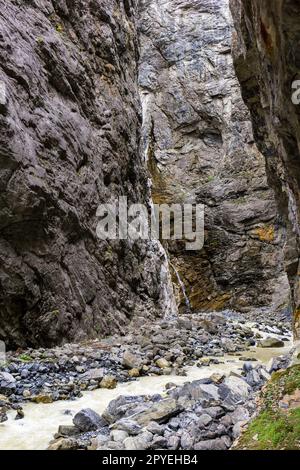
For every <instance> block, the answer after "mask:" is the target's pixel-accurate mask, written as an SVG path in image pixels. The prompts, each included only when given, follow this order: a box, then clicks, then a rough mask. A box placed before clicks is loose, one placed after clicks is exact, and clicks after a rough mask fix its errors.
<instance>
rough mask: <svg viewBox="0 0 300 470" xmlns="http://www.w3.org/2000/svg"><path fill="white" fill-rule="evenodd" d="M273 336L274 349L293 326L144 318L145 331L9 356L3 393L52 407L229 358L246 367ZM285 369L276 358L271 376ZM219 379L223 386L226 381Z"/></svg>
mask: <svg viewBox="0 0 300 470" xmlns="http://www.w3.org/2000/svg"><path fill="white" fill-rule="evenodd" d="M137 331H138V333H137ZM271 332H273V335H274V337H273V339H272V342H274V344H275V343H276V344H278V342H281V341H283V340H284V341H289V340H290V332H289V324H288V323H284V322H283V323H277V322H276V326H275V324H274V323H272V322H271V321H266V322H265V323H259V324H258V323H255V322H252V323H247V322H246V321H245V320H244V319H243V316H242V315H240V316H239V315H238V314H234V312H225V313H222V314H221V313H219V312H218V313H211V314H206V315H201V314H198V315H196V314H194V315H183V316H181V317H179V318H177V319H173V320H160V321H157V322H156V323H149V324H145V322H144V320H143V319H141V324H140V325H139V329H138V330H137V325H136V326H135V328H134V329H133V331H132V333H129V334H128V335H127V336H124V337H119V336H113V337H110V338H108V339H106V340H95V341H90V342H88V343H84V344H69V345H65V346H63V347H57V348H54V349H39V350H34V349H29V350H24V351H19V352H17V353H9V354H8V355H7V363H6V364H4V365H2V366H1V367H0V394H3V395H5V396H6V397H8V398H9V401H10V403H12V404H17V403H22V402H34V403H52V402H53V401H56V400H68V399H75V398H78V397H80V396H81V395H82V393H83V392H84V391H93V390H96V389H99V388H107V389H113V388H115V387H116V386H117V384H118V383H122V382H127V381H131V380H137V379H138V378H139V377H141V376H147V375H157V376H160V375H164V376H169V375H170V376H171V375H185V373H186V368H187V367H189V366H194V365H197V366H198V367H199V368H204V369H205V368H206V367H208V366H209V365H210V364H219V363H220V364H222V362H223V356H224V355H232V357H235V356H238V357H239V358H240V359H241V361H243V362H244V361H245V360H247V350H249V348H251V347H252V346H254V345H256V344H257V345H259V342H260V341H263V338H264V336H266V337H267V336H269V335H271V334H272V333H271ZM253 361H255V358H253V359H250V362H253ZM276 361H277V363H278V364H276ZM279 364H280V361H279V362H278V360H275V359H274V361H273V365H270V368H269V369H270V370H269V372H270V371H271V370H276V368H277V367H279ZM249 367H250V368H251V363H250V364H249ZM133 372H134V373H133ZM251 373H252V372H251ZM213 380H214V381H215V382H216V383H218V382H220V381H221V380H222V377H219V376H215V377H214V378H213ZM249 381H251V384H252V385H251V386H253V387H256V385H257V384H259V383H260V380H258V379H257V377H256V375H255V377H252V378H251V380H250V378H249ZM170 382H172V380H171V378H170ZM170 386H172V385H170Z"/></svg>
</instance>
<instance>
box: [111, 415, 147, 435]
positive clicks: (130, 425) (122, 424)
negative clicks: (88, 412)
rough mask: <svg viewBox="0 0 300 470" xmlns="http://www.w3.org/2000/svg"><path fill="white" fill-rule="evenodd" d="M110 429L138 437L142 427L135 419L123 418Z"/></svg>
mask: <svg viewBox="0 0 300 470" xmlns="http://www.w3.org/2000/svg"><path fill="white" fill-rule="evenodd" d="M110 429H112V430H117V431H124V432H126V433H127V434H129V435H131V436H136V435H137V434H139V433H140V432H141V430H142V427H141V426H140V425H139V424H138V423H137V422H136V421H134V420H133V419H129V418H123V419H120V420H119V421H117V422H116V423H114V424H112V425H111V426H110Z"/></svg>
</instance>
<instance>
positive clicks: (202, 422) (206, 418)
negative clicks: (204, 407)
mask: <svg viewBox="0 0 300 470" xmlns="http://www.w3.org/2000/svg"><path fill="white" fill-rule="evenodd" d="M211 422H212V417H211V416H210V415H208V414H206V413H204V414H203V415H201V416H200V418H199V419H198V420H197V425H198V426H199V428H204V427H206V426H208V425H209V424H210V423H211Z"/></svg>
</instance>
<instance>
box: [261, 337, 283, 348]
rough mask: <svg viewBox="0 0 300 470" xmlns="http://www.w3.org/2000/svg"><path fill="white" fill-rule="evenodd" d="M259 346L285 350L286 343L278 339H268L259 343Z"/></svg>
mask: <svg viewBox="0 0 300 470" xmlns="http://www.w3.org/2000/svg"><path fill="white" fill-rule="evenodd" d="M257 346H258V347H260V348H283V347H284V342H283V341H281V339H277V338H266V339H261V340H260V341H258V343H257Z"/></svg>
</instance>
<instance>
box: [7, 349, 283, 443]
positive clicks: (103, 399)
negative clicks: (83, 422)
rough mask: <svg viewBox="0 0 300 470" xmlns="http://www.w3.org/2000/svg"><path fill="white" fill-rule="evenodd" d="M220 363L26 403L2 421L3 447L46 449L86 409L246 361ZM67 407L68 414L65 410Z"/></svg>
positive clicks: (275, 352) (266, 355)
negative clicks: (71, 398)
mask: <svg viewBox="0 0 300 470" xmlns="http://www.w3.org/2000/svg"><path fill="white" fill-rule="evenodd" d="M291 348H292V342H290V343H286V346H285V347H284V348H276V349H274V348H273V349H272V348H270V349H263V348H256V347H253V348H251V350H250V351H247V352H246V353H245V354H246V355H247V357H248V358H251V357H253V358H256V359H257V360H258V361H259V362H260V363H263V364H266V363H268V361H269V360H270V359H271V358H273V357H277V356H280V355H284V354H287V353H288V352H289V351H290V350H291ZM218 359H219V360H220V361H222V363H221V364H218V365H215V364H212V365H210V366H209V367H202V368H199V367H197V366H193V367H189V368H187V369H186V373H187V375H186V376H185V377H183V376H153V377H141V378H139V379H137V380H136V381H134V382H130V383H123V384H119V385H118V386H117V388H116V389H114V390H104V389H99V390H95V391H93V392H84V393H83V396H82V397H81V398H79V399H78V400H75V401H57V402H54V403H51V404H34V403H29V404H25V405H24V407H23V409H24V412H25V418H24V419H23V420H19V421H16V420H15V419H14V417H15V414H16V413H15V412H9V414H8V421H6V422H5V423H3V424H0V449H1V450H44V449H46V448H47V447H48V445H49V442H50V441H51V439H52V438H53V435H54V434H55V433H56V432H57V429H58V426H59V425H71V424H72V416H74V414H75V413H76V412H78V411H80V410H81V409H83V408H92V409H93V410H95V411H96V412H98V413H99V414H101V413H102V412H103V411H104V410H105V408H106V407H107V405H108V404H109V402H110V401H111V400H113V399H114V398H117V397H118V396H120V395H131V396H133V395H135V396H136V395H152V394H156V393H161V394H163V393H165V385H166V384H167V383H169V382H172V383H175V384H177V385H182V384H184V383H185V382H188V381H193V380H198V379H202V378H206V377H209V376H210V375H211V374H213V373H221V374H226V375H229V374H230V373H231V372H239V371H240V370H241V369H242V367H243V362H242V361H240V360H239V358H238V357H236V356H230V355H227V356H224V357H220V358H218ZM67 410H68V414H66V411H67Z"/></svg>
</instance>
